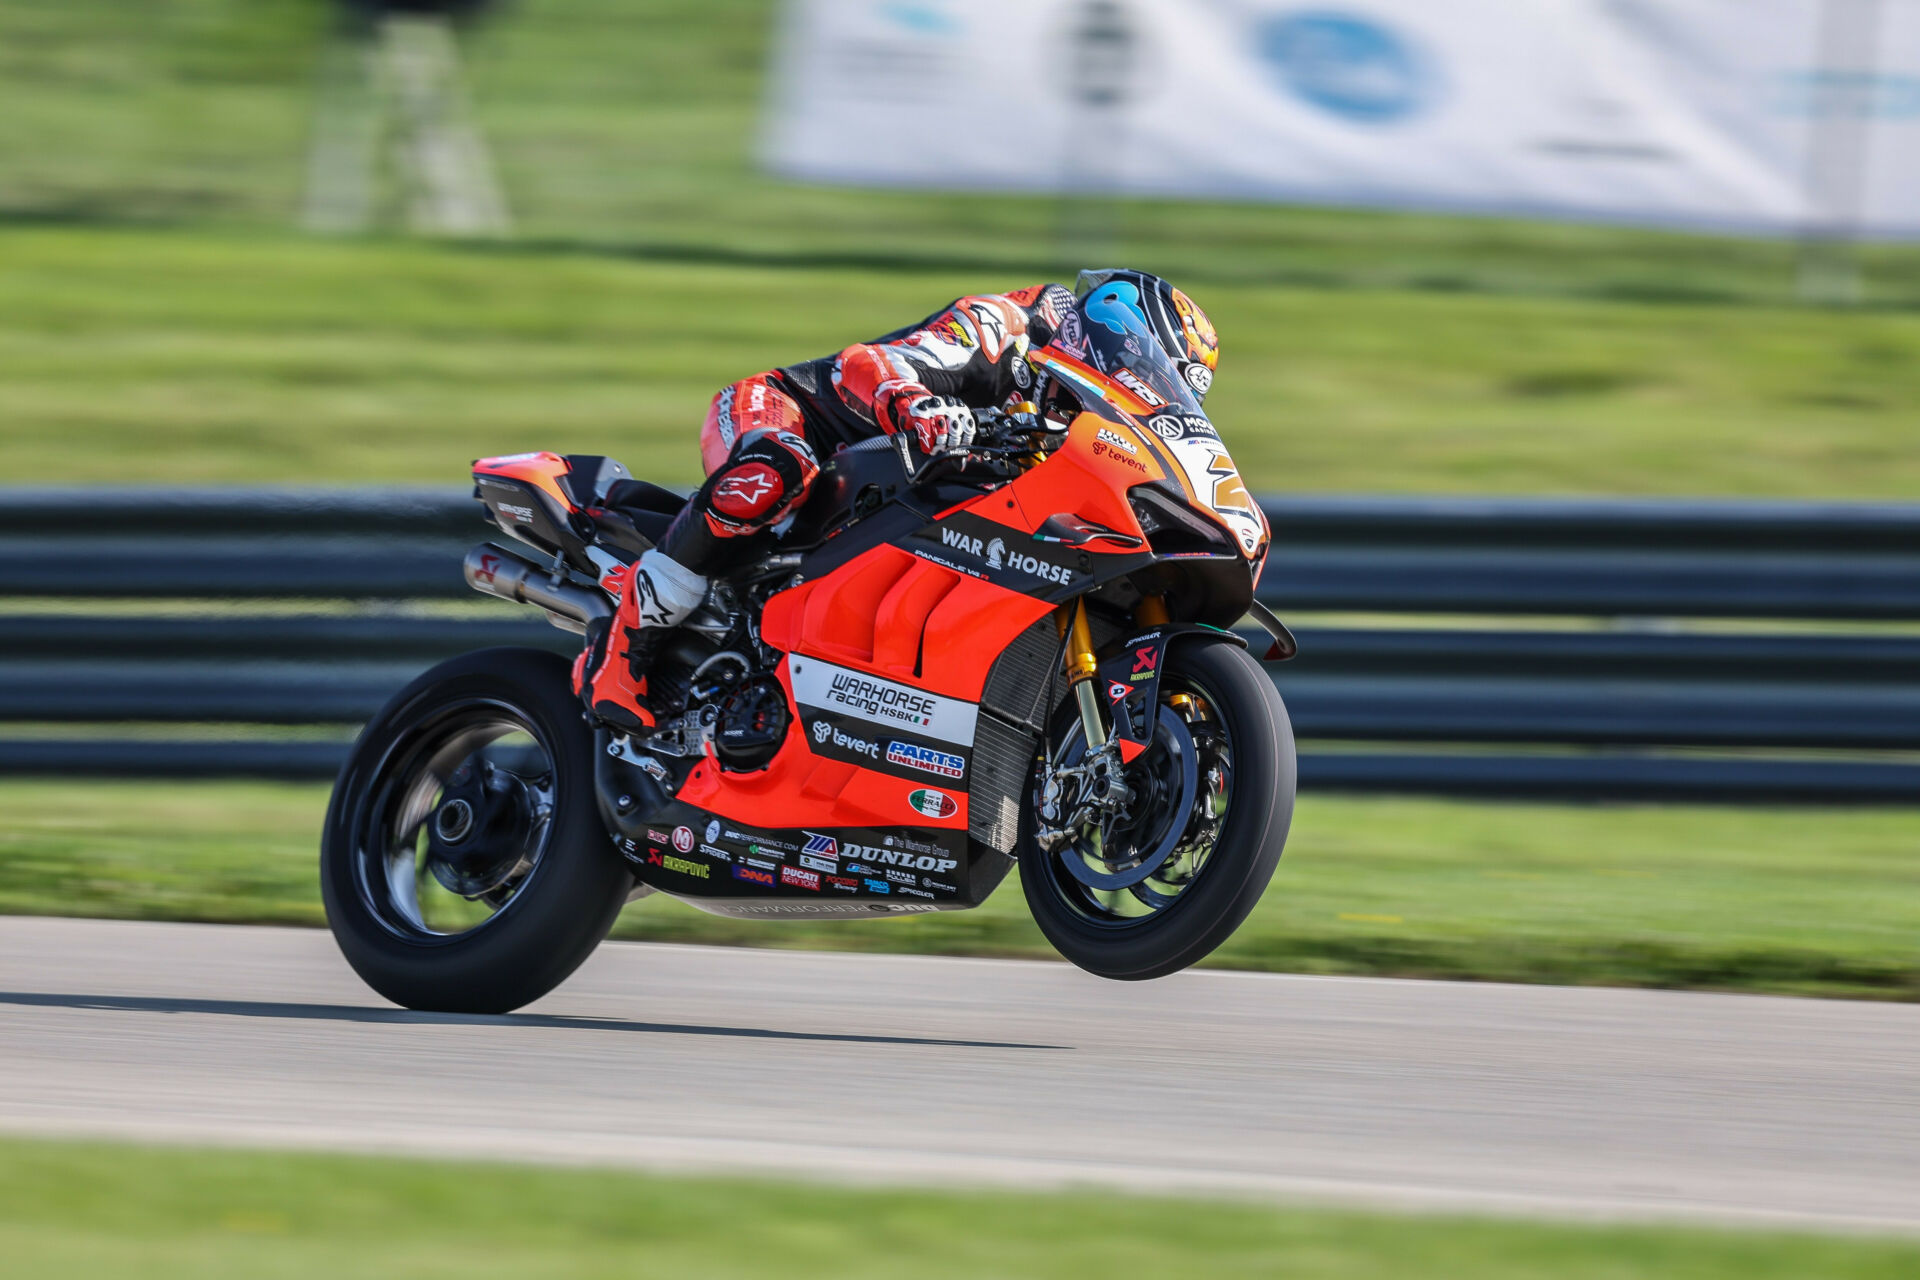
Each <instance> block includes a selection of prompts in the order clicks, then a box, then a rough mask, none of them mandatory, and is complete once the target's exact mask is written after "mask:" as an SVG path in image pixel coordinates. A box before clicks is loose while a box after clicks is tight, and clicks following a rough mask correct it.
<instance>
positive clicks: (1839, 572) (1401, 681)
mask: <svg viewBox="0 0 1920 1280" xmlns="http://www.w3.org/2000/svg"><path fill="white" fill-rule="evenodd" d="M1266 507H1267V513H1268V516H1269V518H1270V520H1271V521H1272V523H1273V526H1274V543H1275V550H1274V553H1273V555H1272V558H1271V561H1270V563H1269V565H1268V568H1267V570H1266V573H1265V576H1264V578H1263V581H1262V584H1261V595H1262V598H1263V599H1265V600H1267V601H1268V603H1270V604H1272V605H1273V606H1274V608H1275V609H1277V610H1278V611H1279V612H1280V613H1281V615H1282V616H1283V617H1289V618H1299V617H1300V616H1301V615H1303V614H1323V615H1324V614H1335V615H1342V614H1344V615H1361V616H1362V618H1361V621H1357V622H1356V621H1352V620H1344V621H1343V620H1340V619H1338V618H1337V617H1336V619H1335V621H1334V622H1332V623H1326V622H1320V623H1316V622H1314V621H1312V620H1311V619H1309V620H1308V621H1306V622H1303V623H1302V624H1301V625H1299V626H1298V627H1297V628H1296V629H1297V631H1298V633H1299V636H1300V640H1301V656H1300V657H1299V658H1298V659H1297V660H1296V661H1294V662H1292V663H1288V664H1285V665H1284V666H1276V667H1274V668H1272V671H1273V675H1274V679H1275V681H1276V683H1277V684H1278V685H1279V687H1280V689H1281V691H1282V692H1283V693H1284V694H1285V695H1286V698H1287V703H1288V707H1289V709H1290V710H1291V712H1292V714H1293V718H1294V725H1295V730H1296V732H1297V733H1298V735H1299V736H1300V737H1301V739H1302V740H1303V742H1304V744H1305V745H1304V747H1303V751H1302V758H1301V777H1302V782H1303V785H1305V786H1308V787H1319V788H1325V789H1350V790H1372V791H1425V792H1441V793H1449V794H1473V795H1489V796H1560V797H1578V798H1592V799H1598V798H1618V799H1632V798H1643V799H1733V800H1741V799H1745V800H1767V801H1776V800H1806V801H1846V802H1862V801H1866V802H1913V801H1916V800H1920V627H1916V628H1915V630H1914V632H1913V633H1912V634H1907V633H1904V632H1903V631H1902V629H1901V628H1900V627H1898V626H1889V625H1887V624H1890V623H1902V622H1917V623H1920V507H1911V506H1891V505H1879V506H1876V505H1853V504H1844V505H1843V504H1832V505H1803V504H1785V503H1740V502H1717V503H1705V502H1699V503H1695V502H1685V503H1683V502H1669V501H1591V500H1568V501H1561V500H1548V499H1489V500H1480V499H1372V498H1285V499H1276V500H1272V501H1269V502H1268V503H1267V504H1266ZM487 531H488V530H487V527H486V526H485V525H483V524H482V522H481V519H480V514H479V509H478V507H477V506H476V505H475V504H474V503H472V502H471V501H470V500H469V499H468V498H467V497H466V496H465V495H464V494H462V493H459V492H451V493H449V492H438V491H436V492H420V491H411V490H409V491H358V492H352V493H338V494H319V495H316V494H313V493H304V492H300V493H296V492H264V491H249V492H234V491H208V492H195V491H168V492H157V491H156V492H148V491H140V492H116V491H91V490H89V491H57V490H44V491H30V490H15V491H11V492H6V493H5V494H4V500H3V501H0V596H6V597H11V598H12V599H11V600H10V601H9V603H8V605H7V606H6V607H5V609H4V611H3V612H0V721H6V722H11V723H13V724H14V725H16V726H26V725H33V726H35V727H34V728H33V729H32V730H27V729H25V728H20V729H17V730H16V731H15V732H14V733H13V734H12V735H11V737H10V739H9V740H5V741H0V772H15V773H19V772H36V773H46V772H53V773H61V774H92V775H118V776H132V775H145V776H170V777H171V776H201V775H223V774H235V775H242V774H245V775H266V776H275V777H325V776H329V775H330V774H331V773H332V772H333V771H334V770H335V769H336V768H337V766H338V764H339V762H340V760H341V759H342V757H343V756H344V752H345V744H344V742H343V741H340V740H338V739H335V740H330V741H329V740H314V739H313V738H312V736H311V734H310V733H309V734H308V735H307V736H306V737H300V738H294V737H288V736H285V735H280V736H274V735H271V734H269V735H266V736H249V737H245V738H234V739H230V740H221V739H219V738H217V737H216V738H203V737H194V738H187V737H185V736H183V735H179V734H175V735H173V736H165V735H163V736H162V737H160V738H158V739H156V738H154V736H153V735H154V733H155V730H153V729H151V728H141V729H138V730H135V729H132V728H129V729H128V730H127V731H125V732H122V731H119V730H117V729H114V730H108V729H106V728H104V726H119V725H128V726H134V725H143V726H144V725H152V724H160V725H165V724H185V723H197V724H208V723H211V724H243V725H333V726H346V725H353V724H357V723H359V722H360V721H362V720H364V719H365V718H367V717H368V716H369V715H371V714H372V713H373V712H374V711H375V710H376V709H377V708H378V707H379V706H380V705H381V703H382V702H384V701H385V699H386V698H387V697H388V696H389V695H390V694H391V693H392V692H393V691H394V690H395V689H397V688H398V687H399V686H400V685H401V684H403V683H404V682H405V681H406V680H407V679H408V678H409V677H410V676H411V675H413V674H414V673H416V672H418V671H419V670H421V669H423V668H425V667H426V666H428V665H429V664H431V663H432V662H434V661H437V660H439V659H440V658H443V657H447V656H451V655H452V654H456V653H460V652H464V651H467V650H470V649H474V648H479V647H483V646H487V645H495V644H534V645H541V646H546V647H551V648H554V649H556V650H558V651H561V652H566V651H568V646H569V644H570V643H574V642H573V641H572V640H571V637H568V636H565V635H562V634H560V633H558V632H555V631H554V630H552V629H551V628H549V627H547V626H546V625H545V624H544V623H542V622H541V621H539V620H538V619H537V618H533V617H531V616H529V615H528V614H526V613H524V612H521V611H517V610H514V609H512V608H510V607H507V606H495V605H494V604H492V603H491V602H487V601H484V600H482V599H481V598H479V597H476V596H474V595H473V594H472V593H471V592H469V591H468V590H467V589H466V587H465V584H464V583H463V582H462V580H461V576H460V570H459V557H460V554H461V553H462V552H463V551H464V550H465V549H466V548H467V547H468V546H470V545H472V543H473V542H475V541H477V540H479V539H480V538H481V537H484V536H485V535H486V533H487ZM450 600H460V601H463V602H465V603H463V604H462V605H461V606H460V607H459V608H458V611H457V612H453V613H449V612H448V611H447V606H446V605H445V604H442V603H436V602H444V601H450ZM160 601H166V602H168V603H167V604H166V605H164V606H163V605H161V604H159V603H157V602H160ZM182 601H185V602H189V603H187V604H184V605H183V604H181V603H179V602H182ZM436 610H437V611H438V612H436ZM81 725H92V726H98V727H96V728H94V729H92V730H91V731H88V732H87V734H86V736H79V735H80V734H81V730H79V729H77V728H65V729H63V728H61V726H81ZM251 732H252V733H253V734H255V735H259V734H261V733H262V731H261V730H257V729H256V730H253V731H251ZM1908 753H1915V754H1914V756H1913V758H1912V759H1909V758H1908Z"/></svg>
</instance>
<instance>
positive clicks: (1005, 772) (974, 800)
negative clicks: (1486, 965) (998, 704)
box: [967, 712, 1039, 854]
mask: <svg viewBox="0 0 1920 1280" xmlns="http://www.w3.org/2000/svg"><path fill="white" fill-rule="evenodd" d="M1038 739H1039V735H1038V734H1036V733H1032V732H1029V731H1028V730H1026V729H1023V728H1021V727H1020V726H1018V725H1013V724H1008V723H1007V722H1006V721H1005V720H1002V719H1001V718H1000V717H998V716H996V715H994V714H993V713H992V712H983V713H982V714H981V716H980V721H979V725H978V727H977V728H976V729H975V730H974V737H973V777H972V779H971V781H970V782H969V783H968V786H967V810H968V821H967V834H968V835H970V836H972V837H973V838H974V839H975V840H978V841H979V842H980V843H982V844H984V845H988V846H990V847H992V848H994V849H997V850H999V851H1000V852H1001V853H1009V854H1010V853H1012V852H1013V849H1014V845H1015V844H1016V843H1017V842H1018V839H1019V833H1020V805H1021V802H1022V801H1023V800H1024V798H1025V796H1026V789H1027V775H1028V773H1029V772H1030V771H1031V770H1032V768H1033V752H1034V746H1035V743H1036V742H1037V741H1038Z"/></svg>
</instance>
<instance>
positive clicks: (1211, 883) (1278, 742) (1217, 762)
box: [1020, 642, 1295, 979]
mask: <svg viewBox="0 0 1920 1280" xmlns="http://www.w3.org/2000/svg"><path fill="white" fill-rule="evenodd" d="M1167 662H1168V667H1167V673H1166V675H1165V676H1164V677H1163V678H1162V680H1161V682H1160V694H1159V707H1158V708H1157V711H1156V721H1155V726H1154V739H1153V742H1152V745H1150V746H1149V747H1148V748H1147V749H1146V751H1144V752H1142V753H1141V754H1140V756H1139V757H1137V758H1136V759H1135V760H1134V761H1133V762H1132V763H1131V764H1129V765H1127V766H1126V767H1125V768H1124V770H1122V772H1121V777H1120V779H1119V781H1120V782H1121V783H1122V784H1123V786H1124V790H1125V791H1126V792H1127V793H1128V794H1129V796H1130V799H1129V800H1128V802H1127V803H1125V804H1124V805H1121V806H1119V807H1117V808H1113V809H1108V810H1104V811H1102V812H1101V813H1100V814H1099V815H1098V816H1097V817H1096V818H1093V819H1090V820H1088V821H1084V822H1081V823H1079V824H1077V825H1073V826H1071V827H1069V828H1067V829H1066V830H1065V832H1064V834H1063V836H1061V837H1057V838H1056V840H1055V841H1053V842H1051V843H1052V846H1053V847H1051V848H1043V847H1042V846H1041V844H1040V843H1039V841H1038V840H1037V839H1036V838H1035V836H1034V834H1033V833H1034V831H1035V829H1036V827H1038V826H1039V825H1040V817H1039V807H1038V806H1039V803H1040V790H1041V786H1042V783H1043V780H1042V779H1040V778H1036V780H1035V784H1034V786H1033V787H1032V788H1031V789H1030V790H1029V795H1028V801H1027V813H1026V822H1025V823H1024V824H1023V832H1024V834H1023V838H1022V844H1021V854H1020V879H1021V886H1022V888H1023V889H1024V890H1025V891H1026V896H1027V905H1028V906H1029V907H1030V908H1031V910H1032V911H1033V916H1034V920H1035V921H1036V922H1037V923H1038V924H1039V926H1040V929H1041V932H1043V933H1045V934H1046V935H1047V939H1048V941H1050V942H1052V943H1053V945H1054V946H1055V947H1057V948H1058V949H1059V951H1060V953H1061V954H1062V955H1064V956H1065V957H1066V958H1067V959H1069V960H1071V961H1073V962H1074V963H1075V964H1077V965H1079V966H1080V967H1081V968H1083V969H1085V970H1087V971H1088V972H1090V973H1096V974H1099V975H1100V976H1101V977H1105V978H1118V979H1143V978H1157V977H1161V976H1163V975H1165V974H1169V973H1174V972H1176V971H1178V970H1180V969H1184V968H1186V967H1187V966H1188V965H1191V964H1193V963H1194V962H1196V961H1198V960H1200V959H1202V958H1203V957H1205V956H1206V955H1207V954H1208V953H1210V952H1211V951H1213V949H1214V948H1216V947H1218V946H1219V945H1220V944H1221V943H1222V942H1224V941H1226V939H1227V938H1228V937H1229V936H1230V935H1231V934H1232V933H1233V931H1234V930H1235V929H1237V928H1239V926H1240V923H1241V921H1243V920H1245V919H1246V917H1247V913H1248V912H1250V911H1252V910H1253V907H1254V904H1255V903H1256V902H1258V901H1259V900H1260V895H1261V893H1262V892H1264V891H1265V889H1266V887H1267V882H1268V881H1269V880H1270V879H1271V878H1272V876H1273V872H1274V868H1275V867H1276V866H1277V865H1278V863H1279V861H1280V852H1281V850H1282V848H1283V847H1284V846H1285V845H1286V840H1287V829H1288V827H1289V825H1290V824H1291V822H1292V820H1293V798H1294V789H1295V761H1294V744H1293V729H1292V726H1291V724H1290V723H1289V722H1288V719H1287V709H1286V707H1285V705H1284V704H1283V703H1282V702H1281V701H1280V695H1279V693H1278V692H1277V691H1276V690H1275V689H1274V687H1273V682H1272V681H1271V680H1269V679H1268V678H1267V675H1266V673H1265V672H1264V671H1263V670H1262V669H1261V667H1260V664H1259V663H1257V662H1255V661H1254V660H1253V658H1252V657H1250V656H1249V655H1248V654H1247V652H1246V651H1245V650H1244V649H1241V648H1239V647H1237V646H1235V645H1231V644H1227V643H1224V642H1210V643H1193V642H1187V643H1184V644H1176V645H1175V646H1174V647H1173V650H1172V652H1171V654H1170V655H1169V656H1168V659H1167ZM1070 709H1071V708H1070ZM1070 709H1069V710H1070ZM1087 755H1088V752H1087V749H1086V739H1085V736H1084V734H1083V733H1082V731H1081V728H1080V722H1079V719H1078V717H1077V716H1074V715H1071V714H1069V715H1067V716H1065V717H1063V718H1062V720H1061V721H1060V722H1059V724H1058V725H1057V726H1056V729H1055V731H1054V733H1053V734H1052V735H1051V741H1050V743H1049V751H1048V760H1049V762H1050V765H1051V767H1052V768H1053V769H1055V770H1059V769H1068V770H1072V769H1075V768H1076V767H1079V766H1081V765H1082V762H1083V761H1085V760H1086V758H1087ZM1076 785H1078V786H1099V785H1102V784H1100V783H1099V782H1097V781H1088V782H1086V783H1081V784H1076ZM1077 798H1084V797H1082V796H1078V795H1071V796H1069V801H1068V807H1069V808H1070V807H1072V800H1074V799H1077Z"/></svg>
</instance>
